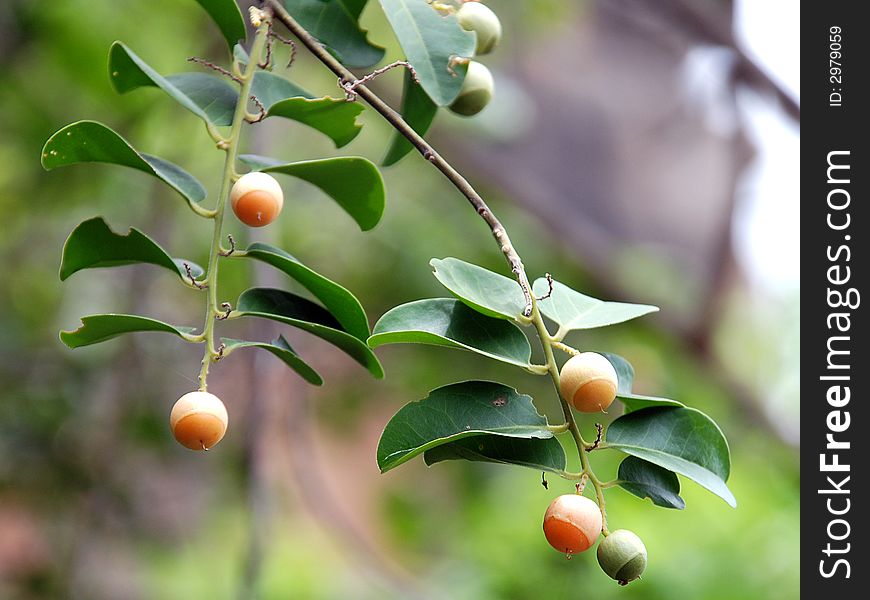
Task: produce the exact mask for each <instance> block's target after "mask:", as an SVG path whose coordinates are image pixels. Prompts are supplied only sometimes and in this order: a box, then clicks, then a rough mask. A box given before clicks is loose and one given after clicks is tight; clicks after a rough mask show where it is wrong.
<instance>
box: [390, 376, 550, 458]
mask: <svg viewBox="0 0 870 600" xmlns="http://www.w3.org/2000/svg"><path fill="white" fill-rule="evenodd" d="M478 436H501V437H509V438H524V439H529V438H539V439H547V438H552V437H553V433H552V432H551V431H549V430H548V429H547V419H546V417H544V416H542V415H540V414H538V411H537V410H536V409H535V406H534V405H533V404H532V399H531V397H529V396H527V395H525V394H520V393H519V392H517V391H516V390H515V389H513V388H511V387H508V386H506V385H504V384H501V383H495V382H493V381H464V382H461V383H453V384H450V385H446V386H444V387H440V388H438V389H435V390H432V391H431V392H429V396H428V397H426V398H425V399H423V400H419V401H416V402H410V403H409V404H406V405H405V406H404V407H402V409H401V410H399V412H397V413H396V414H395V415H394V416H393V418H392V419H390V422H389V423H387V426H386V428H385V429H384V432H383V434H382V435H381V440H380V442H379V443H378V467H379V468H380V470H381V473H386V472H387V471H389V470H390V469H394V468H396V467H398V466H399V465H401V464H402V463H405V462H407V461H409V460H411V459H412V458H414V457H415V456H417V455H419V454H422V453H423V452H426V451H428V450H431V449H433V448H436V447H438V446H441V445H443V444H449V443H451V442H455V441H457V440H460V439H463V438H469V437H475V439H476V438H477V437H478ZM557 443H558V442H557ZM442 456H443V455H442ZM517 458H519V455H517ZM441 460H446V458H442V459H441ZM530 460H533V459H531V458H530ZM436 462H437V461H436Z"/></svg>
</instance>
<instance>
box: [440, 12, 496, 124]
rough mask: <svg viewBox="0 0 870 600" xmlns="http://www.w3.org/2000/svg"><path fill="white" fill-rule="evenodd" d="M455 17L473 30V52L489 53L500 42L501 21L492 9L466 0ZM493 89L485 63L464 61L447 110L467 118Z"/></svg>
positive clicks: (492, 82)
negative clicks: (459, 85)
mask: <svg viewBox="0 0 870 600" xmlns="http://www.w3.org/2000/svg"><path fill="white" fill-rule="evenodd" d="M456 17H457V18H458V19H459V24H460V25H461V26H462V28H463V29H466V30H468V31H473V32H474V33H475V35H476V36H477V46H476V48H475V55H476V56H481V55H483V54H489V53H490V52H492V51H493V49H495V47H496V46H497V45H498V43H499V42H500V41H501V21H499V20H498V17H497V16H496V14H495V13H494V12H492V10H491V9H490V8H489V7H488V6H486V5H484V4H482V3H480V2H478V1H477V0H466V1H465V2H463V4H462V6H461V7H460V8H459V10H457V11H456ZM494 91H495V82H494V80H493V77H492V73H491V72H490V70H489V69H488V68H486V66H485V65H483V64H482V63H479V62H477V61H476V60H471V61H469V62H468V72H467V73H466V74H465V81H464V82H463V84H462V89H461V90H460V92H459V95H458V96H457V97H456V100H454V101H453V103H452V104H451V105H450V110H451V111H453V112H455V113H456V114H458V115H463V116H466V117H470V116H472V115H476V114H477V113H479V112H480V111H482V110H483V109H484V108H485V107H486V105H487V104H489V102H490V100H492V96H493V93H494Z"/></svg>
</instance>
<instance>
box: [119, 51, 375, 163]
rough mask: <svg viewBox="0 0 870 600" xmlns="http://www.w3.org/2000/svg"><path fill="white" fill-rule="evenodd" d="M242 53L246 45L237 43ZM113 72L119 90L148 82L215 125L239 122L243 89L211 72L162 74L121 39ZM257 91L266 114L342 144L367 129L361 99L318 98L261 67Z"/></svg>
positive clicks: (256, 78) (254, 88) (254, 87)
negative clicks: (238, 105) (362, 119)
mask: <svg viewBox="0 0 870 600" xmlns="http://www.w3.org/2000/svg"><path fill="white" fill-rule="evenodd" d="M237 49H238V51H237V53H238V54H239V56H240V57H241V58H245V59H246V58H247V54H244V49H242V48H241V47H240V46H237ZM109 75H110V78H111V80H112V85H113V86H114V87H115V90H117V91H118V92H119V93H125V92H129V91H131V90H134V89H137V88H140V87H143V86H153V87H158V88H160V89H161V90H163V91H164V92H166V94H168V95H169V96H170V97H171V98H173V99H174V100H175V101H176V102H178V103H179V104H180V105H181V106H183V107H184V108H186V109H187V110H189V111H190V112H192V113H193V114H195V115H196V116H198V117H199V118H201V119H203V120H204V121H206V122H209V123H211V124H213V125H218V126H228V125H231V124H232V122H233V115H234V113H235V110H236V103H237V102H238V100H239V91H238V89H237V88H236V87H234V86H233V85H232V84H230V83H229V81H227V80H226V79H222V78H220V77H217V76H215V75H210V74H207V73H181V74H178V75H167V76H166V77H164V76H162V75H160V74H159V73H158V72H157V71H155V70H154V69H153V68H151V67H150V66H149V65H148V64H147V63H146V62H145V61H143V60H142V59H141V58H139V57H138V56H137V55H136V54H135V53H134V52H133V51H132V50H130V49H129V48H128V47H127V46H125V45H124V44H122V43H121V42H115V43H114V44H113V45H112V49H111V51H110V52H109ZM251 93H252V95H254V96H256V97H257V100H258V101H259V102H260V103H261V104H262V105H263V107H264V108H265V109H266V117H283V118H286V119H291V120H294V121H297V122H299V123H302V124H304V125H307V126H309V127H312V128H314V129H317V130H318V131H320V132H322V133H324V134H325V135H327V136H329V138H330V139H332V141H333V142H334V143H335V145H336V146H338V147H341V146H344V145H346V144H348V143H349V142H350V141H351V140H353V139H354V138H355V137H356V136H357V135H358V134H359V132H360V130H361V129H362V125H360V124H359V123H358V122H357V117H358V116H359V115H360V113H362V112H363V110H364V108H363V106H362V105H361V104H360V103H358V102H346V101H345V100H344V99H343V98H341V99H334V98H328V97H327V98H315V97H314V96H312V95H311V94H310V93H309V92H307V91H305V90H304V89H302V88H301V87H299V86H298V85H296V84H295V83H293V82H291V81H289V80H287V79H285V78H283V77H280V76H278V75H275V74H273V73H269V72H268V71H257V72H256V73H255V74H254V82H253V84H252V86H251Z"/></svg>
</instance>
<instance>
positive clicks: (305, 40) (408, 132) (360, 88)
mask: <svg viewBox="0 0 870 600" xmlns="http://www.w3.org/2000/svg"><path fill="white" fill-rule="evenodd" d="M265 6H267V7H268V8H270V9H271V10H272V11H273V14H274V17H275V18H276V19H277V20H278V21H280V22H281V23H283V24H284V26H285V27H286V28H287V29H288V30H289V31H290V33H292V34H293V35H294V36H296V38H297V39H298V40H299V41H300V42H302V44H303V45H304V46H305V47H306V48H308V50H309V51H310V52H311V53H312V54H313V55H314V56H315V57H316V58H317V59H318V60H319V61H320V62H322V63H323V64H324V65H326V67H328V68H329V69H330V70H331V71H332V72H333V73H335V74H336V75H337V76H338V77H339V79H340V80H341V81H346V82H352V81H355V80H356V79H357V78H356V76H355V75H354V74H353V73H352V72H351V71H350V70H348V69H347V68H346V67H344V65H342V64H341V63H340V62H339V61H338V60H337V59H336V58H335V57H333V56H332V55H331V54H330V53H329V52H328V51H327V50H326V49H325V48H324V47H323V46H322V45H321V44H320V42H318V41H317V40H316V39H315V38H314V37H313V36H312V35H311V34H310V33H308V31H307V30H306V29H305V28H304V27H302V26H301V25H300V24H299V23H297V22H296V20H295V19H294V18H293V17H292V16H291V15H290V13H288V12H287V10H286V9H285V8H284V7H283V6H282V5H281V3H280V2H278V0H266V2H265ZM354 93H355V94H357V95H358V96H359V97H361V98H362V99H363V100H365V101H366V102H367V103H368V104H369V106H371V107H372V108H373V109H374V110H376V111H377V112H378V113H379V114H380V115H381V116H382V117H383V118H384V119H386V120H387V122H389V123H390V125H392V126H393V127H394V128H395V130H396V131H398V132H399V133H400V134H402V135H403V136H404V137H405V138H407V140H408V141H409V142H411V144H412V145H413V146H414V147H415V148H416V149H417V150H418V151H419V152H420V154H422V155H423V157H424V158H425V159H426V160H428V161H429V162H431V163H432V164H433V165H435V167H436V168H437V169H438V170H439V171H441V172H442V173H443V174H444V176H445V177H447V179H448V180H449V181H450V183H452V184H453V185H454V186H455V187H456V189H457V190H459V191H460V192H461V193H462V195H464V196H465V197H466V198H467V199H468V202H469V203H470V204H471V206H473V207H474V210H476V211H477V214H478V215H480V217H481V218H482V219H483V220H484V221H486V224H487V225H489V229H490V231H492V235H493V237H494V238H495V241H496V242H497V243H498V245H499V248H500V249H501V251H502V253H503V254H504V256H505V259H506V260H507V262H508V264H509V265H510V268H511V271H512V272H513V274H514V277H516V280H517V283H519V284H520V288H522V290H523V297H524V299H525V303H526V305H525V308H524V309H523V316H525V317H530V316H531V314H532V306H533V299H532V291H531V285H530V284H529V278H528V276H527V275H526V270H525V267H524V266H523V261H522V260H521V259H520V256H519V254H517V251H516V250H515V249H514V246H513V244H512V243H511V240H510V237H508V234H507V231H505V228H504V226H503V225H502V224H501V221H499V220H498V217H496V216H495V214H494V213H493V212H492V210H491V209H490V208H489V206H487V204H486V202H485V201H484V200H483V198H481V196H480V194H478V193H477V192H476V191H475V189H474V187H472V185H471V184H470V183H469V182H468V180H467V179H465V177H463V176H462V175H461V174H460V173H459V171H457V170H456V169H454V168H453V167H452V166H451V165H450V163H448V162H447V161H446V160H445V159H444V158H443V157H442V156H441V155H440V154H438V152H436V151H435V149H434V148H433V147H432V146H431V145H430V144H429V142H427V141H426V140H425V139H423V137H422V136H421V135H420V134H418V133H417V132H416V131H414V130H413V129H412V128H411V126H410V125H408V123H406V122H405V120H404V119H403V118H402V115H400V114H399V113H398V112H396V111H395V110H393V109H392V108H391V107H390V106H389V105H388V104H387V103H386V102H384V101H383V100H381V98H380V97H379V96H378V95H377V94H375V93H374V92H372V91H371V90H370V89H368V88H367V87H366V86H364V85H357V86H355V87H354Z"/></svg>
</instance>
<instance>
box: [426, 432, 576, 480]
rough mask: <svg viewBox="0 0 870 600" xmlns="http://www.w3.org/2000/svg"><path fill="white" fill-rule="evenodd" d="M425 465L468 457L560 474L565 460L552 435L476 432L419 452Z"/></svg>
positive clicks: (562, 451) (561, 449) (563, 451)
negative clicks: (539, 437) (522, 436)
mask: <svg viewBox="0 0 870 600" xmlns="http://www.w3.org/2000/svg"><path fill="white" fill-rule="evenodd" d="M423 460H424V461H425V462H426V465H427V466H432V465H434V464H436V463H439V462H442V461H445V460H470V461H476V462H489V463H496V464H501V465H517V466H520V467H528V468H530V469H535V470H536V471H547V472H549V473H556V474H559V473H562V472H564V471H565V467H566V465H567V459H566V458H565V449H564V448H562V444H561V443H559V440H558V439H556V438H555V437H552V438H547V439H538V438H516V437H504V436H497V435H477V436H474V437H469V438H463V439H459V440H456V441H454V442H450V443H449V444H443V445H441V446H436V447H434V448H431V449H429V450H426V452H425V453H424V454H423Z"/></svg>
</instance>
